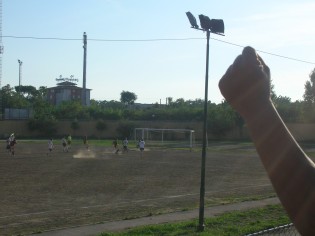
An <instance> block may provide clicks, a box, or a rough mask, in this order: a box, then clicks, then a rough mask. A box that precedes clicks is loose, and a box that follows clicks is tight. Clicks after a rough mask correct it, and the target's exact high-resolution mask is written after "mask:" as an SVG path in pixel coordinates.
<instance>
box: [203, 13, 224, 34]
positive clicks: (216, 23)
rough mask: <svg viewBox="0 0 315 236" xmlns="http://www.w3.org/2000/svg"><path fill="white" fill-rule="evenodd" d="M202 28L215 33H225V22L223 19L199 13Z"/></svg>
mask: <svg viewBox="0 0 315 236" xmlns="http://www.w3.org/2000/svg"><path fill="white" fill-rule="evenodd" d="M199 20H200V25H201V28H202V29H203V30H205V31H208V30H210V31H211V33H214V34H224V22H223V20H221V19H211V20H210V18H209V17H208V16H205V15H202V14H201V15H199Z"/></svg>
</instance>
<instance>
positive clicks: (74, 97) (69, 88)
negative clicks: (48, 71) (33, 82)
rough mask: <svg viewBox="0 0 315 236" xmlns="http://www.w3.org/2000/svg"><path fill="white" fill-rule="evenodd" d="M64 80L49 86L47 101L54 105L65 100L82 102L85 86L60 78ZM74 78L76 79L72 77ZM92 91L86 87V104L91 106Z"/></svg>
mask: <svg viewBox="0 0 315 236" xmlns="http://www.w3.org/2000/svg"><path fill="white" fill-rule="evenodd" d="M58 80H59V81H60V80H63V81H64V82H60V83H57V86H56V87H51V88H47V101H48V102H50V103H51V104H54V105H59V104H60V103H62V102H63V101H80V102H81V103H82V98H83V88H80V87H78V86H76V85H77V84H76V83H73V82H70V81H68V80H67V79H62V78H61V79H58ZM72 80H74V79H72ZM90 91H91V89H85V93H86V96H85V98H86V103H85V104H86V105H87V106H90V104H91V103H90Z"/></svg>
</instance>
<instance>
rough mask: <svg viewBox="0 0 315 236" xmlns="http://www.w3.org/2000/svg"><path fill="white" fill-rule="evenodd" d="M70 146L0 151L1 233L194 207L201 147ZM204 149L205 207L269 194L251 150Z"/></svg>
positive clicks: (30, 146)
mask: <svg viewBox="0 0 315 236" xmlns="http://www.w3.org/2000/svg"><path fill="white" fill-rule="evenodd" d="M149 148H150V147H148V148H146V151H145V152H144V154H143V156H142V157H140V152H139V151H138V150H130V151H129V152H128V153H119V154H115V153H114V152H113V149H112V148H111V147H102V146H95V147H93V146H91V147H90V150H86V149H85V148H84V147H83V146H82V145H72V148H71V149H70V151H69V152H63V151H62V149H61V147H57V148H56V149H55V150H54V151H53V153H52V154H51V155H47V143H46V142H42V143H29V142H19V143H18V145H17V147H16V155H15V156H11V155H9V154H8V153H7V152H6V151H5V149H4V148H3V149H1V151H0V186H1V192H0V231H1V234H2V235H12V234H28V233H32V232H40V231H44V230H49V229H55V228H63V227H71V226H77V225H82V224H91V223H97V222H105V221H114V220H121V219H131V218H135V217H141V216H148V215H152V214H161V213H167V212H173V211H181V210H186V209H191V208H195V207H197V206H198V204H199V187H200V159H201V152H200V151H193V152H189V151H188V150H180V151H179V150H171V149H167V150H156V149H154V148H151V149H149ZM220 150H224V148H222V147H221V146H220V148H219V149H215V148H214V149H210V150H209V152H208V155H207V161H206V165H207V166H206V204H208V205H209V204H218V203H222V204H224V203H225V201H227V199H235V198H239V197H244V196H246V197H251V196H253V197H255V196H259V195H263V196H268V195H272V194H273V193H274V192H273V188H272V187H271V184H270V182H269V180H268V178H267V176H266V174H265V171H264V169H263V167H262V165H261V163H260V160H259V158H258V157H257V155H256V153H255V152H254V149H250V148H246V150H245V151H244V148H242V146H240V150H241V151H240V153H241V154H240V153H238V151H237V147H236V146H235V145H233V151H231V152H227V151H224V152H223V151H222V152H221V151H220Z"/></svg>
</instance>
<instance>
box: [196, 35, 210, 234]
mask: <svg viewBox="0 0 315 236" xmlns="http://www.w3.org/2000/svg"><path fill="white" fill-rule="evenodd" d="M206 33H207V53H206V78H205V101H204V114H203V135H202V156H201V176H200V203H199V204H200V205H199V227H198V229H199V231H204V228H205V222H204V215H205V214H204V213H205V177H206V155H207V115H208V74H209V41H210V30H206Z"/></svg>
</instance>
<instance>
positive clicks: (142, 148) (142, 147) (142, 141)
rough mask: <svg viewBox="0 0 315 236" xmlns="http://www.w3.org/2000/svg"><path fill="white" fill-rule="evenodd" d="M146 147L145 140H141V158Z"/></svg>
mask: <svg viewBox="0 0 315 236" xmlns="http://www.w3.org/2000/svg"><path fill="white" fill-rule="evenodd" d="M144 146H145V142H144V140H143V138H142V139H140V141H139V149H140V156H141V157H142V152H143V151H144Z"/></svg>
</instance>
